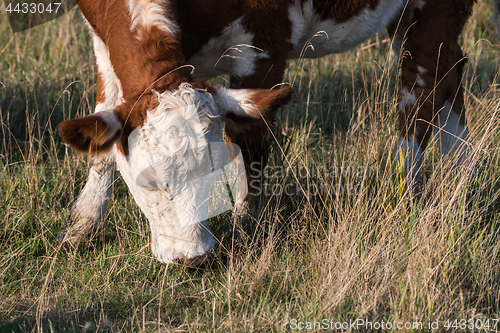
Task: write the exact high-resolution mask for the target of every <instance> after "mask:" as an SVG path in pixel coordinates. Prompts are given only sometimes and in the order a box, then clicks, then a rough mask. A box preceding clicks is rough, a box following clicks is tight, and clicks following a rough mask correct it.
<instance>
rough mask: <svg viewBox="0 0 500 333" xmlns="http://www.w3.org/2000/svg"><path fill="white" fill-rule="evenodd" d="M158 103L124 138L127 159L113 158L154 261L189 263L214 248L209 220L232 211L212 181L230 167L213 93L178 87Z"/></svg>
mask: <svg viewBox="0 0 500 333" xmlns="http://www.w3.org/2000/svg"><path fill="white" fill-rule="evenodd" d="M158 101H159V105H158V107H157V108H156V109H154V110H150V111H148V114H147V119H146V121H145V122H144V124H143V126H142V127H140V128H136V129H135V130H134V131H133V132H132V133H131V135H130V136H129V139H128V140H129V155H128V156H124V155H123V154H121V153H117V159H116V160H117V164H118V168H119V170H120V173H121V174H122V176H123V178H124V180H125V182H126V183H127V185H128V188H129V189H130V192H131V193H132V195H133V197H134V199H135V200H136V202H137V204H138V205H139V207H140V208H141V209H142V211H143V212H144V214H145V215H146V216H147V218H148V220H149V222H150V225H151V249H152V252H153V253H154V254H155V256H156V257H157V259H158V260H160V261H161V262H164V263H167V262H171V261H172V260H174V259H181V260H183V259H186V260H188V261H189V260H193V259H194V258H197V257H201V256H203V255H205V254H206V253H207V252H208V251H209V250H210V249H213V247H214V238H213V236H212V234H211V232H210V229H209V227H208V218H209V217H212V216H214V214H215V215H217V213H220V212H223V211H226V210H230V209H231V202H230V200H229V195H227V190H225V191H222V192H221V191H220V190H221V188H222V189H224V187H225V184H222V185H223V186H222V187H221V186H220V185H221V184H220V183H221V181H218V182H216V184H214V181H215V180H216V179H219V180H220V179H221V178H222V177H219V176H221V171H222V168H224V169H225V171H226V169H228V168H229V169H231V160H232V159H231V158H230V154H229V152H228V150H227V146H226V145H227V144H225V143H224V142H223V139H222V126H223V124H222V120H221V116H220V114H218V111H217V108H216V103H215V102H214V99H213V97H212V95H210V94H209V93H207V92H205V91H202V90H198V89H193V88H191V87H190V86H188V85H181V87H180V88H179V90H177V91H175V92H173V93H172V92H165V93H162V94H158ZM240 156H241V155H240ZM233 169H234V167H233ZM227 171H229V170H227ZM241 171H242V172H244V170H241ZM225 174H227V172H225V173H224V175H225ZM232 174H234V172H232ZM213 185H214V186H215V187H217V186H219V188H218V190H215V189H213V188H212V187H213ZM211 190H212V194H211ZM214 193H218V194H220V193H223V194H226V195H217V196H216V195H214ZM209 205H210V206H211V207H209ZM209 208H210V209H211V210H210V212H209ZM209 214H210V215H209Z"/></svg>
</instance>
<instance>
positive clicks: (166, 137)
mask: <svg viewBox="0 0 500 333" xmlns="http://www.w3.org/2000/svg"><path fill="white" fill-rule="evenodd" d="M158 103H159V104H158V106H157V107H156V108H155V109H154V110H151V111H149V112H148V117H147V119H146V121H145V122H144V125H143V134H144V136H145V138H146V139H147V141H148V150H149V152H150V154H149V155H150V159H151V161H150V162H151V165H152V166H153V167H154V168H155V171H156V173H157V176H160V178H164V177H168V178H169V179H161V180H162V181H167V182H172V181H173V182H175V183H179V182H185V181H187V180H188V179H189V178H191V177H196V174H197V173H198V172H201V173H204V172H206V170H205V169H206V167H208V166H206V165H204V164H206V162H207V161H209V159H207V158H206V157H207V156H206V154H208V151H207V149H208V141H210V139H212V138H211V137H213V138H217V137H219V138H221V137H222V120H221V119H220V118H221V117H219V116H218V115H217V114H216V112H217V111H216V107H215V102H214V99H213V97H212V95H211V94H209V93H208V92H206V91H204V90H201V89H196V88H192V87H191V86H190V85H189V84H187V83H184V84H182V85H181V86H180V87H179V89H178V90H176V91H174V92H170V91H167V92H164V93H161V94H158ZM208 136H210V138H209V137H208ZM207 139H208V141H207ZM169 172H175V175H174V174H169V175H167V174H168V173H169ZM173 178H175V180H174V179H173Z"/></svg>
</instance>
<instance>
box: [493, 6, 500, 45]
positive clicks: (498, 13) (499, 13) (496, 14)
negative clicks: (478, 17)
mask: <svg viewBox="0 0 500 333" xmlns="http://www.w3.org/2000/svg"><path fill="white" fill-rule="evenodd" d="M493 23H494V24H495V27H496V33H497V38H498V36H499V35H500V0H493Z"/></svg>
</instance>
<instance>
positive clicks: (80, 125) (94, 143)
mask: <svg viewBox="0 0 500 333" xmlns="http://www.w3.org/2000/svg"><path fill="white" fill-rule="evenodd" d="M122 131H123V122H122V120H121V119H120V116H119V115H118V112H116V111H115V110H104V111H100V112H97V113H94V114H91V115H89V116H86V117H82V118H78V119H72V120H66V121H63V122H62V123H60V124H59V133H60V134H61V137H62V139H63V140H64V142H66V143H67V144H68V145H69V146H70V147H71V148H73V149H74V150H76V151H78V152H81V153H86V154H90V155H97V154H100V153H104V152H106V151H108V150H110V149H111V147H112V146H113V144H114V143H116V142H117V141H118V140H119V139H120V137H121V134H122Z"/></svg>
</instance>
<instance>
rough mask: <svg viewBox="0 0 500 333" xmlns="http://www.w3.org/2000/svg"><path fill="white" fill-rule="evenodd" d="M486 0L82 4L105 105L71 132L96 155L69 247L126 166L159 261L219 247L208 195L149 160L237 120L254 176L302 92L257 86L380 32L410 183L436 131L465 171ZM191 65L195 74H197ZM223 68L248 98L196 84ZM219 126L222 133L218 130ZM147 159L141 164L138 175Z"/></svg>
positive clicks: (64, 127) (96, 215)
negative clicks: (206, 216)
mask: <svg viewBox="0 0 500 333" xmlns="http://www.w3.org/2000/svg"><path fill="white" fill-rule="evenodd" d="M475 1H476V0H324V1H321V0H225V1H223V0H190V1H182V0H127V1H125V0H107V1H105V0H93V1H90V0H80V1H79V6H80V9H81V11H82V13H83V15H84V16H85V18H86V20H87V22H88V25H89V29H90V31H91V34H92V35H93V37H94V48H95V54H96V58H97V66H98V69H99V75H98V102H97V106H96V113H95V114H93V115H90V116H87V117H84V118H82V119H77V120H70V121H67V122H64V123H62V124H61V127H60V128H61V134H62V137H63V139H64V140H65V141H66V142H67V143H68V144H69V145H70V146H71V147H73V148H75V149H76V150H79V151H84V152H88V151H89V149H90V150H91V154H93V156H94V157H93V166H92V168H91V170H90V174H89V179H88V182H87V184H86V185H85V187H84V189H83V191H82V193H81V195H80V197H79V198H78V200H77V201H76V203H75V205H74V207H73V209H72V212H71V215H70V218H69V221H68V225H67V228H66V229H65V231H63V234H62V236H63V238H64V240H69V241H71V242H73V243H77V242H78V239H79V237H81V236H85V235H87V234H88V233H89V232H90V231H91V230H93V229H94V228H95V227H96V226H97V225H98V223H99V221H100V220H101V219H102V217H103V215H104V214H105V213H106V211H107V205H108V202H109V198H110V196H111V189H112V183H113V165H114V163H113V162H114V161H115V160H116V162H117V164H118V168H119V169H120V171H121V173H122V175H123V177H124V179H125V181H126V182H127V185H128V186H129V189H130V191H131V193H132V195H133V196H134V198H135V200H136V201H137V203H138V205H139V206H140V207H141V209H142V210H143V212H144V213H145V215H146V216H147V217H148V219H149V221H150V223H151V227H152V250H153V253H155V254H156V256H157V258H158V259H159V260H161V261H163V262H169V261H172V260H173V259H176V258H181V259H182V258H186V259H187V260H190V261H191V262H192V264H198V263H199V262H201V259H198V258H203V256H204V254H205V253H206V252H207V251H208V249H210V248H211V247H213V238H212V236H211V235H210V233H209V230H208V225H207V223H206V221H204V220H200V218H201V217H200V216H203V213H201V212H199V211H198V210H199V207H200V204H201V201H203V200H204V198H206V191H207V190H206V186H205V187H203V188H190V189H188V190H185V193H184V194H183V193H178V196H179V198H177V199H176V198H170V195H171V193H167V192H169V188H168V185H169V183H168V184H167V182H165V180H164V178H165V177H163V178H162V177H161V176H160V175H158V173H160V174H161V172H160V171H158V170H157V169H155V166H153V165H151V163H152V162H151V159H149V160H148V158H147V151H148V150H151V148H153V150H154V151H156V152H157V153H158V154H160V159H162V160H171V158H170V157H169V156H170V155H169V154H171V149H170V150H169V146H170V145H178V140H180V139H178V138H176V137H175V135H174V136H169V135H170V134H169V132H168V129H169V128H170V127H171V126H172V124H174V123H175V124H177V125H179V124H182V126H186V128H190V129H191V130H190V133H195V134H193V137H196V138H199V137H200V136H201V135H202V134H203V133H207V132H208V134H205V137H208V141H209V142H210V143H211V142H215V141H216V140H217V139H220V135H221V132H220V126H219V124H220V122H219V120H218V119H219V118H217V116H218V115H222V118H223V119H225V120H228V121H227V122H226V123H225V139H226V141H227V142H231V143H234V144H236V145H237V146H239V147H240V148H241V152H242V154H243V157H244V160H245V166H246V168H247V175H248V176H249V177H250V178H251V177H252V174H251V173H250V171H251V170H252V169H256V168H257V169H258V168H262V167H263V166H264V165H265V164H266V163H267V158H268V153H269V146H270V142H271V135H270V134H271V133H270V130H272V124H273V118H274V115H275V112H276V109H277V108H279V107H280V106H281V105H284V104H286V103H287V102H288V101H289V99H290V96H291V93H292V92H291V90H290V88H286V89H279V90H252V89H270V88H272V87H274V86H276V85H279V84H280V82H281V81H282V79H283V73H284V71H285V68H286V65H287V59H289V58H299V57H306V58H312V57H321V56H324V55H327V54H331V53H339V52H344V51H347V50H349V49H351V48H353V47H355V46H356V45H358V44H359V43H361V42H363V41H365V40H366V39H367V38H369V37H370V36H372V35H373V34H374V33H375V32H378V31H380V30H382V29H387V30H388V31H389V34H390V36H391V37H392V38H393V50H394V52H395V54H396V57H397V59H398V61H399V62H400V64H401V103H400V107H399V111H400V113H399V126H400V139H399V145H398V149H404V150H406V154H396V155H397V157H396V158H397V159H402V160H401V161H397V162H398V163H404V165H405V168H406V169H405V170H406V173H407V176H408V180H409V182H411V181H413V180H414V179H415V178H416V176H417V173H418V169H419V167H420V164H421V161H422V157H423V151H424V150H425V148H426V146H427V144H428V141H429V139H430V137H431V134H432V133H433V134H434V136H435V138H436V140H437V141H438V145H439V147H440V149H441V152H442V154H443V155H445V156H446V155H448V154H451V153H453V152H455V151H458V148H459V146H460V148H463V149H461V150H460V151H459V156H458V159H457V161H458V162H457V163H463V162H464V161H465V159H466V157H467V155H468V154H469V152H470V150H471V148H470V143H469V138H468V130H467V125H466V119H465V112H464V98H463V92H462V88H461V78H462V69H463V66H464V64H465V62H466V57H464V55H463V53H462V51H461V48H460V45H459V44H458V37H459V34H460V33H461V31H462V29H463V26H464V24H465V22H466V21H467V19H468V17H469V16H470V15H471V13H472V7H473V4H474V3H475ZM496 2H497V3H496V6H498V1H496ZM496 8H498V7H496ZM185 64H192V65H193V66H194V68H195V72H194V74H193V75H190V73H189V70H188V69H187V68H183V67H182V66H183V65H185ZM224 73H227V74H229V75H230V85H231V88H233V89H235V88H238V89H239V90H225V89H215V88H213V87H210V86H208V85H207V84H205V83H203V82H202V81H198V80H197V79H206V78H210V77H214V76H217V75H219V74H224ZM190 106H193V107H190ZM188 109H189V110H188ZM179 110H183V111H182V112H181V111H179ZM188 111H189V112H188ZM183 112H187V113H189V114H190V115H188V114H183ZM196 113H197V114H198V118H200V119H201V124H202V126H201V128H198V129H195V127H196V126H194V125H193V124H191V123H190V122H189V121H188V120H189V117H191V116H192V115H194V114H196ZM260 118H262V120H258V119H260ZM211 124H216V125H215V126H214V127H216V128H214V129H208V128H209V127H210V125H211ZM177 128H179V126H177ZM178 130H179V129H178ZM182 131H183V130H182ZM186 131H187V130H186ZM172 140H173V141H172ZM176 140H177V141H176ZM195 141H196V140H195ZM151 145H153V146H154V147H151ZM188 146H189V145H188ZM195 146H196V144H195V145H194V146H192V145H191V146H189V147H191V148H193V147H195ZM186 147H187V146H186ZM186 154H187V155H186ZM188 155H189V156H188ZM180 156H182V157H183V158H185V159H186V161H185V163H186V164H185V165H182V168H181V169H183V170H184V171H185V172H188V171H189V170H193V168H195V164H196V161H197V160H200V159H201V160H202V159H203V158H201V157H196V156H197V154H195V153H193V152H192V149H191V150H189V149H188V150H184V151H182V153H181V154H180ZM179 161H180V159H179ZM188 161H190V162H189V163H188ZM193 161H194V162H193ZM139 162H141V163H142V167H141V168H139V167H136V166H135V164H139ZM193 163H194V164H193ZM250 165H252V168H249V166H250ZM141 170H146V171H144V172H143V171H141ZM148 170H149V171H148ZM165 170H168V166H167V169H165ZM164 172H166V171H164ZM138 173H139V174H138ZM139 176H140V177H139ZM141 179H142V180H141ZM162 179H163V180H162ZM141 184H142V185H141ZM170 192H171V189H170ZM201 192H203V193H201ZM200 193H201V194H200ZM241 199H242V198H239V200H237V201H238V202H241ZM171 200H177V201H178V203H181V205H182V206H183V207H186V210H187V213H186V214H184V213H181V212H179V211H176V208H178V207H179V205H177V206H175V205H172V204H171ZM197 207H198V208H197ZM190 216H196V218H194V219H193V218H190ZM200 221H201V222H200ZM155 228H156V230H154V229H155Z"/></svg>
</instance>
